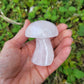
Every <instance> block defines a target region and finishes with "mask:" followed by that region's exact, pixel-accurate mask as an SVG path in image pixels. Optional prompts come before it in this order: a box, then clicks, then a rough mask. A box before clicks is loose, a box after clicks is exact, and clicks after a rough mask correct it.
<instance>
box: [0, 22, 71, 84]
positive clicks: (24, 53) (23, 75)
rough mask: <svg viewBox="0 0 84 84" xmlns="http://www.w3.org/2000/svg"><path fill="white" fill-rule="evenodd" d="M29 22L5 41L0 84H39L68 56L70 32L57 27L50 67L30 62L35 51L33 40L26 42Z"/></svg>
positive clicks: (62, 27)
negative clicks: (57, 32) (53, 55)
mask: <svg viewBox="0 0 84 84" xmlns="http://www.w3.org/2000/svg"><path fill="white" fill-rule="evenodd" d="M29 24H30V22H29V21H28V20H26V21H25V24H24V27H23V28H22V29H21V30H20V31H19V32H18V33H17V35H16V36H15V37H14V38H12V39H11V40H9V41H7V42H6V43H5V45H4V47H3V49H2V51H1V52H0V84H41V83H42V82H43V81H44V80H45V79H46V78H47V77H48V76H49V75H50V74H51V73H52V72H53V71H55V70H56V69H57V68H58V67H59V66H60V65H61V64H62V63H63V62H64V61H65V60H66V59H67V57H68V56H69V54H70V51H71V47H70V46H71V44H72V38H71V35H72V32H71V31H70V30H69V29H67V25H66V24H63V23H62V24H59V25H58V26H57V28H58V31H59V36H58V37H56V38H52V39H51V42H52V45H53V49H54V54H55V59H54V61H53V63H52V64H51V65H50V66H46V67H45V66H37V65H34V64H33V63H32V62H31V58H32V55H33V52H34V50H35V40H33V41H29V42H26V43H25V41H26V40H27V39H28V38H26V37H25V30H26V28H27V27H28V25H29Z"/></svg>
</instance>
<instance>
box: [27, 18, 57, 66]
mask: <svg viewBox="0 0 84 84" xmlns="http://www.w3.org/2000/svg"><path fill="white" fill-rule="evenodd" d="M57 35H58V30H57V27H56V25H54V24H53V23H51V22H49V21H44V20H40V21H36V22H33V23H31V24H30V25H29V26H28V28H27V29H26V31H25V36H26V37H31V38H36V49H35V52H34V54H33V57H32V62H33V63H34V64H36V65H40V66H49V65H51V64H52V62H53V59H54V52H53V48H52V44H51V42H50V39H49V38H50V37H55V36H57Z"/></svg>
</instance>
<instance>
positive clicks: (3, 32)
mask: <svg viewBox="0 0 84 84" xmlns="http://www.w3.org/2000/svg"><path fill="white" fill-rule="evenodd" d="M9 18H10V19H12V20H10V19H9ZM25 19H29V20H30V21H31V22H34V21H36V20H48V21H51V22H53V23H55V24H56V25H58V24H59V23H65V24H67V25H68V28H69V29H71V30H72V32H73V35H72V37H73V43H72V51H71V54H70V56H69V57H68V59H67V60H66V61H65V62H64V63H63V64H62V65H61V66H60V67H59V68H58V69H57V70H56V71H55V72H54V73H53V74H51V75H50V76H49V77H48V78H47V79H46V80H45V82H44V83H43V84H84V0H0V50H1V49H2V47H3V45H4V42H6V41H7V40H9V39H11V38H12V37H14V36H15V34H16V33H17V32H18V31H19V30H20V29H21V27H22V26H23V24H24V21H25ZM14 21H16V22H19V23H16V22H14ZM20 23H21V24H20ZM30 40H32V39H31V38H30V39H29V41H30Z"/></svg>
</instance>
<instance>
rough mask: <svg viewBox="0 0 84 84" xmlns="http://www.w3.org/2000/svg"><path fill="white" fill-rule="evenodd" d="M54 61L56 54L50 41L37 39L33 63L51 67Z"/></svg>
mask: <svg viewBox="0 0 84 84" xmlns="http://www.w3.org/2000/svg"><path fill="white" fill-rule="evenodd" d="M53 59H54V52H53V48H52V44H51V42H50V39H48V38H45V39H36V49H35V52H34V54H33V57H32V62H33V63H34V64H36V65H40V66H48V65H51V64H52V62H53Z"/></svg>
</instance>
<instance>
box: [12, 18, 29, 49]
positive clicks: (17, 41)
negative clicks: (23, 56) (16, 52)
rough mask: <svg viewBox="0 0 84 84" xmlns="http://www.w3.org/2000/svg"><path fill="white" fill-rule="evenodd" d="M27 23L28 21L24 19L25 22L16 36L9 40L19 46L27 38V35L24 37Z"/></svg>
mask: <svg viewBox="0 0 84 84" xmlns="http://www.w3.org/2000/svg"><path fill="white" fill-rule="evenodd" d="M29 24H30V21H29V20H25V24H24V26H23V28H22V29H21V30H20V31H19V32H18V33H17V34H16V36H15V37H14V38H13V39H11V41H12V42H13V43H14V44H15V45H17V46H19V47H20V46H21V45H22V44H23V43H24V42H25V41H26V40H27V39H28V38H27V37H25V30H26V28H27V27H28V25H29Z"/></svg>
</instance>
